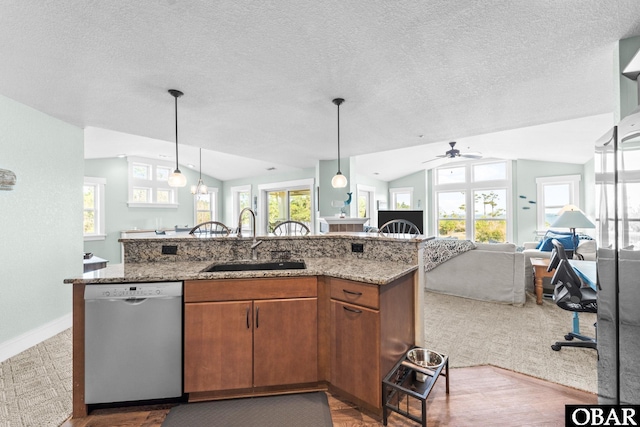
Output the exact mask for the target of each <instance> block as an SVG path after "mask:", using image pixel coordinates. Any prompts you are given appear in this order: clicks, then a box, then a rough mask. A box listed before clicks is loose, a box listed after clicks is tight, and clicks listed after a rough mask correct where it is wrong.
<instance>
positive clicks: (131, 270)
mask: <svg viewBox="0 0 640 427" xmlns="http://www.w3.org/2000/svg"><path fill="white" fill-rule="evenodd" d="M304 261H305V263H306V265H307V268H306V269H304V270H273V271H243V272H238V271H229V272H216V273H209V272H202V270H204V269H205V268H207V267H209V266H210V265H212V264H214V262H211V261H177V262H144V263H126V264H115V265H110V266H108V267H107V268H104V269H101V270H96V271H91V272H88V273H85V274H84V275H83V276H82V277H79V278H74V279H66V280H65V283H74V284H80V283H84V284H109V283H135V282H163V281H167V282H168V281H176V280H211V279H233V278H262V277H289V276H321V275H324V276H331V277H337V278H341V279H347V280H355V281H359V282H364V283H371V284H375V285H386V284H388V283H391V282H392V281H394V280H396V279H398V278H400V277H402V276H404V275H405V274H407V273H410V272H412V271H414V270H416V269H417V268H418V265H417V264H408V263H398V262H391V261H377V260H366V259H347V260H345V259H336V258H306V259H305V260H304ZM247 262H251V261H247Z"/></svg>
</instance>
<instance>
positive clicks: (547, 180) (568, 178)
mask: <svg viewBox="0 0 640 427" xmlns="http://www.w3.org/2000/svg"><path fill="white" fill-rule="evenodd" d="M581 180H582V176H581V175H579V174H573V175H555V176H541V177H538V178H536V201H537V203H536V234H538V235H539V234H540V233H541V232H543V230H544V232H546V231H547V227H546V226H545V225H544V208H545V206H546V205H545V203H544V187H545V185H558V184H570V186H569V192H570V196H569V197H570V199H571V200H569V203H568V204H571V205H575V206H580V181H581ZM560 209H562V208H560ZM543 234H544V233H543Z"/></svg>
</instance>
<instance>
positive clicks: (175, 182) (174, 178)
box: [168, 169, 187, 187]
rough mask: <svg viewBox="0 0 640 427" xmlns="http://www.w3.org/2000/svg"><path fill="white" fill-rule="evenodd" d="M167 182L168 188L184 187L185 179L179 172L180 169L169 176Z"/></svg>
mask: <svg viewBox="0 0 640 427" xmlns="http://www.w3.org/2000/svg"><path fill="white" fill-rule="evenodd" d="M168 182H169V187H184V186H185V185H187V177H186V176H184V175H183V174H182V173H181V172H180V169H176V170H174V171H173V173H172V174H171V175H169V181H168Z"/></svg>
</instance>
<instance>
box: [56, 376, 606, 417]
mask: <svg viewBox="0 0 640 427" xmlns="http://www.w3.org/2000/svg"><path fill="white" fill-rule="evenodd" d="M444 384H445V381H444V378H441V379H440V380H438V382H437V383H436V385H435V387H434V389H433V390H432V391H431V394H430V395H429V400H428V401H427V424H428V425H429V426H432V427H437V426H456V427H458V426H509V427H514V426H525V425H526V426H562V425H564V406H565V405H567V404H596V403H597V396H596V395H595V394H591V393H587V392H583V391H579V390H575V389H572V388H569V387H564V386H561V385H558V384H554V383H550V382H547V381H543V380H539V379H537V378H533V377H529V376H527V375H523V374H518V373H515V372H512V371H508V370H505V369H501V368H496V367H493V366H478V367H471V368H457V369H451V371H450V393H449V395H447V394H446V393H445V388H444ZM328 397H329V405H330V407H331V417H332V419H333V425H334V426H336V427H356V426H357V427H373V426H381V425H382V420H380V419H376V418H375V417H374V416H372V415H371V414H367V413H363V412H362V411H360V410H359V409H358V408H357V407H355V406H354V405H352V404H350V403H349V402H347V401H344V400H341V399H340V398H339V397H337V396H333V395H331V394H329V395H328ZM168 411H169V409H167V408H166V407H165V408H162V407H153V408H140V407H138V408H136V407H129V408H122V409H101V410H96V411H93V412H92V413H91V414H90V415H89V416H88V417H86V418H77V419H70V420H67V421H66V422H65V423H64V424H62V426H61V427H114V426H120V427H159V426H161V425H162V421H163V420H164V418H165V417H166V415H167V413H168ZM410 412H411V413H414V414H416V415H419V414H420V409H419V406H415V407H413V406H412V407H411V408H410ZM388 425H389V426H394V427H396V426H402V427H408V426H416V425H419V424H416V423H415V422H413V421H411V420H408V419H407V418H404V417H401V416H400V415H398V414H395V413H394V414H392V415H391V416H390V418H389V422H388Z"/></svg>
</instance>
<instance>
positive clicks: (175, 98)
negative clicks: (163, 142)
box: [173, 96, 180, 170]
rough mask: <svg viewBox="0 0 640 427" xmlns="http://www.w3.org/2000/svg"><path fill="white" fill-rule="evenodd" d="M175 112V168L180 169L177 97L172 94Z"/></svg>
mask: <svg viewBox="0 0 640 427" xmlns="http://www.w3.org/2000/svg"><path fill="white" fill-rule="evenodd" d="M173 100H174V101H175V112H176V170H180V168H179V167H178V97H177V96H174V99H173Z"/></svg>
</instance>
